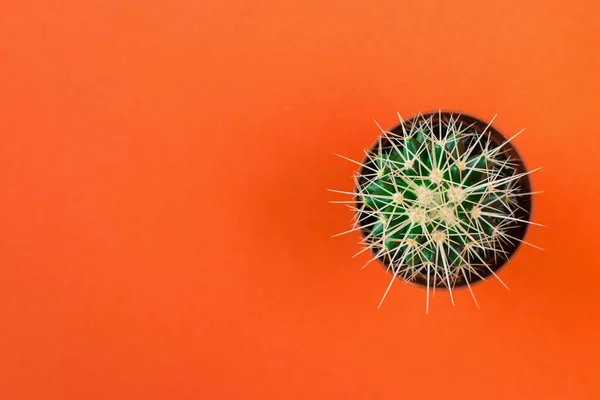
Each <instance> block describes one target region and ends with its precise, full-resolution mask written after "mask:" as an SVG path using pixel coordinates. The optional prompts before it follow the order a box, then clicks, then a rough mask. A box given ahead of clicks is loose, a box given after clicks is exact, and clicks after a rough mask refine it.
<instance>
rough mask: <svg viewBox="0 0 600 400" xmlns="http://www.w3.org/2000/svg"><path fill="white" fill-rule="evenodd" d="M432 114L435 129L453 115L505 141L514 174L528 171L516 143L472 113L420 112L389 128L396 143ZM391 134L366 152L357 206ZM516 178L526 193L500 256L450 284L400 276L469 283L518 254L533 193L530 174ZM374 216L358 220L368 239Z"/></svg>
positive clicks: (497, 143) (444, 285)
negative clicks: (508, 239) (515, 145)
mask: <svg viewBox="0 0 600 400" xmlns="http://www.w3.org/2000/svg"><path fill="white" fill-rule="evenodd" d="M429 118H431V124H432V125H431V126H432V132H437V131H438V130H439V127H440V123H441V124H442V127H443V126H444V124H446V123H448V122H449V121H450V119H451V118H453V119H454V120H455V121H460V122H461V123H462V124H463V125H464V126H471V128H470V129H471V130H472V131H473V132H476V133H478V134H483V136H482V137H484V138H486V140H487V138H489V140H490V141H491V143H493V144H494V145H495V146H500V145H503V146H502V152H501V153H502V154H503V155H504V156H505V157H506V158H507V159H509V161H510V163H512V165H513V167H514V171H515V174H521V173H525V172H527V168H526V166H525V164H524V162H523V160H522V158H521V156H520V155H519V153H518V152H517V150H516V149H515V147H514V146H513V144H512V143H511V142H508V143H506V141H507V140H508V138H507V137H506V136H504V135H503V134H502V133H501V132H500V131H499V130H498V129H497V128H495V127H494V126H491V125H489V124H488V123H486V122H485V121H483V120H481V119H479V118H476V117H473V116H470V115H465V114H459V113H453V112H449V111H435V112H429V113H424V114H418V115H416V116H413V117H411V118H409V119H407V120H405V121H404V122H403V123H399V124H398V125H395V126H393V127H392V128H390V129H389V130H387V131H386V132H390V133H391V134H393V137H394V141H395V142H394V143H397V142H396V141H397V140H400V141H402V140H404V137H405V132H410V129H411V127H412V126H413V124H416V123H417V121H422V120H423V119H429ZM403 126H404V129H403ZM442 129H443V128H442ZM390 136H392V135H382V136H380V137H379V139H378V140H377V141H376V142H375V143H374V144H373V146H372V147H371V148H370V150H369V152H368V155H367V156H365V158H364V160H363V162H362V166H361V168H360V170H359V177H358V179H357V185H356V188H355V193H356V196H355V204H356V206H357V208H359V207H361V206H362V201H363V200H362V199H361V197H360V195H359V193H361V191H362V190H364V188H365V186H366V185H367V184H368V183H369V182H368V178H367V176H369V171H372V170H373V169H374V168H375V167H376V166H375V159H376V155H377V154H379V151H380V150H381V149H384V150H385V149H388V148H390V146H391V143H390V139H389V137H390ZM473 154H474V155H476V154H477V153H475V152H474V153H473ZM371 174H372V173H371ZM515 182H516V183H515V185H517V186H518V187H520V193H523V195H520V196H519V197H517V198H516V199H515V201H516V203H517V207H516V211H515V213H514V214H511V218H514V219H515V221H514V223H511V226H510V236H511V237H512V238H513V239H511V242H512V243H505V245H504V247H503V249H502V250H503V252H502V254H501V255H500V256H499V255H498V254H497V253H494V256H493V257H491V256H488V257H487V258H486V259H485V263H483V262H481V266H480V267H478V269H477V271H478V274H470V275H469V276H459V277H457V278H456V279H455V280H454V281H453V282H452V283H451V285H450V286H449V285H448V282H445V281H444V280H443V279H440V278H439V277H436V274H435V273H434V274H431V275H429V278H428V276H427V275H425V274H424V273H419V274H417V275H416V276H414V277H411V278H410V279H406V278H404V277H402V276H400V274H398V276H399V278H400V279H402V280H405V281H407V282H409V283H412V284H416V285H419V286H424V287H428V288H446V289H454V288H460V287H464V286H466V285H472V284H474V283H477V282H479V281H482V280H485V279H486V278H488V277H489V276H491V275H493V276H495V275H496V272H497V271H498V270H499V269H500V268H502V267H503V266H504V265H505V264H506V263H507V262H508V261H509V260H510V259H511V258H512V257H513V256H514V255H515V253H516V251H517V249H518V248H519V247H520V245H521V243H522V242H521V241H522V240H523V239H524V238H525V235H526V233H527V230H528V226H529V223H528V222H529V221H530V217H531V209H532V196H531V182H530V178H529V175H528V174H526V175H523V176H521V177H520V178H519V179H517V180H515ZM372 218H374V217H372ZM372 218H366V219H363V220H362V221H359V225H360V230H361V233H362V236H363V240H365V241H367V242H368V240H369V239H368V238H369V237H370V234H371V233H372V229H373V228H372V225H370V224H371V223H372V222H373V219H372ZM519 221H521V222H519ZM371 252H372V254H373V256H374V257H376V258H377V260H379V261H380V262H381V263H382V264H383V266H384V267H386V269H388V270H391V271H392V272H396V271H395V270H394V268H396V269H397V268H399V267H398V266H397V265H396V266H394V264H393V263H392V262H391V260H390V257H389V255H388V253H384V254H382V255H377V254H378V251H377V248H372V249H371ZM484 264H485V265H484ZM436 268H437V267H436ZM432 275H433V276H432Z"/></svg>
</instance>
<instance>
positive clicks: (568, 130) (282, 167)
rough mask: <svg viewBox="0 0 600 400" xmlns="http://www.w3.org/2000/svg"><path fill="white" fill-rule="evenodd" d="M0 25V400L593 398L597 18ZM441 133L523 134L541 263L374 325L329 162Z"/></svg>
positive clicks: (87, 20)
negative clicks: (413, 118) (388, 142)
mask: <svg viewBox="0 0 600 400" xmlns="http://www.w3.org/2000/svg"><path fill="white" fill-rule="evenodd" d="M0 10H1V12H0V235H1V236H0V318H1V322H0V398H2V399H7V400H18V399H61V400H68V399H90V400H92V399H320V398H323V399H425V398H446V399H448V398H451V399H452V398H457V399H458V398H461V399H482V398H486V399H507V398H509V399H520V398H523V399H526V398H527V399H554V398H556V399H567V398H569V399H592V398H600V383H598V374H599V372H600V366H599V359H600V354H599V339H598V328H599V326H600V317H599V315H598V311H597V310H598V306H599V305H600V296H599V294H598V293H599V291H598V281H599V279H600V268H598V267H599V262H598V255H597V251H598V250H599V249H600V239H599V238H600V236H599V235H598V231H599V229H600V226H599V218H598V207H599V201H598V195H599V194H600V192H599V190H598V187H597V184H598V176H599V173H600V168H599V167H598V157H599V156H598V154H599V153H598V151H599V148H600V147H599V146H600V139H599V133H598V120H599V116H600V115H599V112H598V93H600V78H599V77H598V76H599V75H598V71H600V24H599V23H598V20H599V18H600V5H599V3H598V2H597V1H592V0H590V1H542V0H539V1H526V2H525V1H505V0H503V1H491V2H489V1H488V2H483V1H452V2H442V1H421V0H419V1H416V0H415V1H410V2H407V1H397V0H393V1H392V0H389V1H376V2H371V1H364V0H363V1H348V0H343V1H342V0H340V1H323V0H319V1H313V0H305V1H293V2H292V1H275V0H262V1H239V0H238V1H226V0H196V1H183V0H177V1H169V2H166V1H165V2H159V1H149V0H145V1H132V0H122V1H113V2H108V3H107V2H106V1H95V0H92V1H90V0H87V1H73V0H71V1H49V0H45V1H36V2H33V1H10V2H9V1H4V2H3V3H2V7H1V9H0ZM440 107H441V108H450V109H456V110H462V111H465V112H469V113H473V114H475V115H478V116H480V117H483V118H484V119H488V120H489V119H490V118H492V116H493V115H494V114H495V113H498V114H499V116H498V119H497V120H496V126H497V127H498V128H499V129H501V130H503V131H504V132H505V133H514V132H516V131H517V130H519V129H520V128H522V127H525V128H527V131H526V132H525V134H523V135H522V136H520V137H518V139H516V145H517V147H518V149H519V150H520V151H521V153H522V155H523V156H524V157H525V160H526V162H527V164H528V165H529V167H536V166H543V167H544V169H542V170H541V171H540V172H536V173H535V174H534V176H533V184H534V186H535V188H536V189H544V190H545V191H546V193H544V194H542V195H539V196H537V197H536V198H535V210H534V219H535V220H536V221H538V222H541V223H544V224H547V228H535V227H534V229H532V230H530V232H529V235H528V240H530V241H531V242H533V243H536V244H538V245H540V246H542V247H544V248H546V251H544V252H542V251H537V250H535V249H533V248H526V247H524V248H522V249H521V251H520V252H519V253H518V254H517V257H516V258H515V259H514V261H513V262H511V263H510V264H509V265H508V266H507V268H505V269H504V270H503V271H502V273H501V278H502V279H503V280H504V281H505V282H506V283H507V284H508V285H509V286H510V288H511V291H510V292H508V291H506V290H505V289H504V288H503V287H502V286H501V285H500V284H499V283H498V282H497V281H490V282H488V283H485V284H482V285H478V286H477V287H476V288H475V289H474V290H475V294H476V296H477V298H478V300H479V302H480V304H481V306H482V309H481V310H477V309H476V307H475V306H474V304H473V302H472V300H471V298H470V295H469V293H468V291H460V292H457V294H456V302H457V306H456V307H452V306H451V304H450V301H449V298H448V296H447V294H445V293H438V294H437V295H436V297H435V299H434V300H433V302H432V305H431V309H430V314H429V315H428V316H426V315H425V312H424V311H425V292H424V291H423V290H422V289H419V288H414V287H410V286H408V285H404V284H401V283H399V282H398V283H396V284H395V285H394V286H393V287H392V290H391V292H390V294H389V296H388V298H387V299H386V301H385V303H384V305H383V308H382V309H380V310H377V309H376V306H377V304H378V302H379V299H380V297H381V295H382V294H383V292H384V290H385V288H386V286H387V283H388V279H389V275H386V274H385V273H384V270H383V268H381V267H379V266H377V265H374V264H373V265H372V266H369V267H368V268H366V269H365V270H363V271H361V270H360V267H361V266H362V265H363V263H364V262H365V261H366V260H367V259H368V256H367V255H366V254H365V255H364V256H363V257H362V258H360V257H359V258H358V259H351V255H352V254H354V253H355V252H356V251H357V250H358V249H359V247H358V245H357V244H356V242H357V240H358V239H359V235H358V234H355V235H350V236H346V237H342V238H337V239H331V238H330V236H331V235H332V234H334V233H337V232H339V231H342V230H345V229H347V228H348V226H349V219H350V217H351V213H350V211H349V210H347V209H346V208H345V207H343V206H337V205H331V204H328V201H329V200H334V199H338V198H339V197H337V196H336V195H335V194H332V193H327V192H326V191H325V189H326V188H335V189H341V190H352V179H351V174H352V170H353V169H354V168H353V165H352V164H350V163H347V162H345V161H343V160H341V159H338V158H336V157H335V156H333V153H334V152H337V153H342V154H344V155H347V156H350V157H354V158H361V151H362V149H363V148H364V147H367V146H369V145H370V144H371V143H372V142H373V140H374V139H375V138H376V137H377V135H378V130H377V128H376V126H375V125H374V124H373V121H372V118H376V119H377V120H378V121H379V122H380V123H381V124H382V125H383V126H390V125H392V124H393V123H395V121H396V117H395V112H396V111H400V112H401V113H403V114H404V115H405V116H409V115H411V114H413V113H415V112H418V111H424V110H430V109H437V108H440Z"/></svg>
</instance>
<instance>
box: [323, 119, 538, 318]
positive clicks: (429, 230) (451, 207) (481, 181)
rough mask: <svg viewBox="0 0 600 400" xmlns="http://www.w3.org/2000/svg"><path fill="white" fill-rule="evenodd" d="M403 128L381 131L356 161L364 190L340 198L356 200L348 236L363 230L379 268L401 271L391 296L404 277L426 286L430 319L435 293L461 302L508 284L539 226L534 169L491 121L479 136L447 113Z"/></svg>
mask: <svg viewBox="0 0 600 400" xmlns="http://www.w3.org/2000/svg"><path fill="white" fill-rule="evenodd" d="M400 121H401V124H400V125H399V128H398V129H397V130H395V131H392V132H390V131H384V130H381V131H382V136H380V138H379V140H378V141H377V143H376V145H375V146H374V147H373V149H372V150H371V151H369V152H366V158H365V160H364V161H363V163H357V162H356V163H357V164H360V166H361V169H360V171H359V173H358V174H357V175H356V176H355V184H356V191H355V192H354V193H350V192H343V191H336V190H334V192H339V193H346V194H352V195H353V196H354V200H353V203H350V207H351V208H352V209H353V210H354V211H355V212H356V213H355V222H354V226H353V229H351V230H350V231H347V232H353V231H356V230H360V231H362V232H363V235H364V240H363V242H364V243H365V244H366V247H365V250H366V249H369V250H371V251H372V253H373V255H374V257H373V258H372V259H371V260H370V261H373V260H375V259H379V260H381V261H383V263H384V264H385V265H386V266H387V268H388V270H391V272H392V273H393V275H394V277H393V278H392V281H391V282H390V284H389V286H388V289H387V290H386V294H387V292H388V291H389V288H390V286H391V285H392V283H393V282H394V280H395V278H396V277H399V278H401V279H403V280H405V281H408V282H413V283H417V284H420V285H423V286H425V287H426V288H427V304H426V311H428V309H429V291H430V288H432V289H433V290H435V288H436V287H443V288H447V289H449V293H450V298H451V301H452V304H454V298H453V296H452V290H453V289H454V288H455V287H461V286H466V287H467V288H468V289H469V291H470V292H471V294H472V295H473V291H472V290H471V283H473V282H476V281H480V280H485V279H486V277H487V276H489V275H493V276H495V277H496V278H498V277H497V275H496V273H495V269H497V267H498V265H501V264H503V263H504V262H505V261H506V260H507V259H508V258H509V257H510V256H511V255H512V253H514V251H515V250H516V247H518V245H519V244H520V243H522V242H524V241H523V240H522V239H523V236H524V234H525V231H526V229H525V228H526V226H527V224H533V223H532V222H530V221H529V216H530V205H531V203H530V197H531V192H530V186H529V179H528V176H527V175H528V174H529V173H530V172H533V171H530V172H527V171H526V170H525V168H524V166H523V164H522V162H521V160H520V159H519V158H518V155H517V154H516V152H515V150H514V148H513V147H512V145H509V144H508V143H509V142H510V140H512V138H511V139H508V140H504V141H503V142H498V140H497V138H495V137H494V136H493V135H491V134H490V130H489V128H490V125H491V123H490V124H489V125H488V126H486V127H485V128H484V129H481V128H479V129H477V127H475V125H476V124H465V123H464V122H463V121H464V118H461V116H460V115H452V114H450V113H444V115H443V116H442V112H441V111H440V112H439V113H432V114H428V115H427V116H423V115H420V114H419V115H418V116H417V117H414V118H412V119H411V120H409V121H406V122H404V121H403V120H402V118H401V117H400ZM492 121H493V120H492ZM380 129H381V128H380ZM519 133H520V132H519ZM517 135H518V134H517ZM515 136H516V135H515ZM513 137H514V136H513ZM516 231H518V233H515V232H516ZM347 232H344V233H347ZM525 243H526V242H525ZM498 279H500V278H498ZM500 282H502V281H500ZM503 284H504V283H503ZM383 298H385V295H384V296H383ZM473 299H474V301H475V304H476V305H477V306H478V304H477V300H476V299H475V296H474V295H473ZM382 302H383V299H382ZM380 305H381V303H380Z"/></svg>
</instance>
